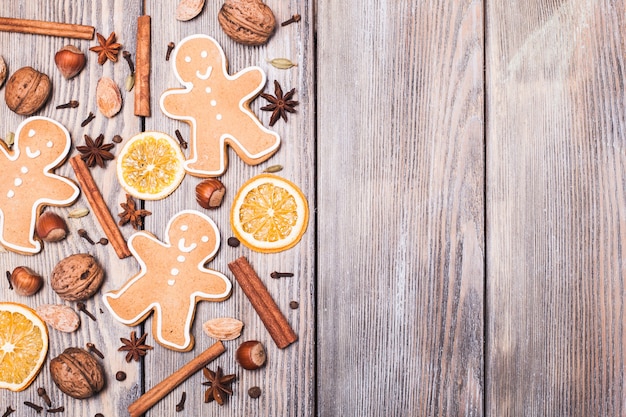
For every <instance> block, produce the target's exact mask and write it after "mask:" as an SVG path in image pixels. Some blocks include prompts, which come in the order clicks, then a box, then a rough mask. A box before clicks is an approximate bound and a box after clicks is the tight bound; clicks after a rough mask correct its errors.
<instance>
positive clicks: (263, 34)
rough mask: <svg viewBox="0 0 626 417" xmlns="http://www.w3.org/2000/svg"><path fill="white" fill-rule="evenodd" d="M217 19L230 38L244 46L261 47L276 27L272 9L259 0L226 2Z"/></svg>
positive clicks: (231, 0)
mask: <svg viewBox="0 0 626 417" xmlns="http://www.w3.org/2000/svg"><path fill="white" fill-rule="evenodd" d="M217 19H218V21H219V22H220V26H222V29H223V30H224V32H225V33H226V34H227V35H228V36H229V37H230V38H232V39H233V40H235V41H237V42H239V43H242V44H244V45H253V46H254V45H263V44H264V43H266V42H267V41H268V39H269V38H270V36H271V35H272V33H273V32H274V28H275V27H276V19H275V18H274V13H272V9H270V8H269V7H268V6H267V5H266V4H265V3H263V2H262V1H261V0H226V1H225V2H224V4H223V5H222V8H221V9H220V11H219V13H218V15H217Z"/></svg>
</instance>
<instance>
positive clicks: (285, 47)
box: [145, 0, 315, 417]
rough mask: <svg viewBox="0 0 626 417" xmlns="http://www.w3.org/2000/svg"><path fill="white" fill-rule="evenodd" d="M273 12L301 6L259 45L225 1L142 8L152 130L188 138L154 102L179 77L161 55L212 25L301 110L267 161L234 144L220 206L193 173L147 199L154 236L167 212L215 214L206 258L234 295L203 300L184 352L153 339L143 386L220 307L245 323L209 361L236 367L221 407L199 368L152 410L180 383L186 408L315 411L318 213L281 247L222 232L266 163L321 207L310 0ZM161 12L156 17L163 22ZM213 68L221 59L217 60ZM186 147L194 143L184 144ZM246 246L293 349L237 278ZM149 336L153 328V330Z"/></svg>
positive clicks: (179, 356) (170, 364)
mask: <svg viewBox="0 0 626 417" xmlns="http://www.w3.org/2000/svg"><path fill="white" fill-rule="evenodd" d="M265 3H266V4H267V5H268V6H269V7H270V8H271V9H272V11H273V12H274V15H275V16H276V20H277V21H278V22H280V21H282V20H286V19H287V18H288V17H289V16H291V15H292V14H294V13H299V14H301V15H302V20H301V21H300V22H299V23H298V24H296V25H292V26H287V27H284V28H280V27H278V28H277V29H276V31H275V33H274V35H273V36H272V37H271V38H270V41H269V42H268V43H267V44H266V45H264V46H260V47H250V46H245V45H241V44H237V43H235V42H234V41H232V40H231V39H229V38H228V37H227V36H226V34H225V33H224V32H223V31H222V29H221V27H220V26H219V23H218V20H217V13H218V11H219V9H220V7H221V5H222V4H223V2H220V1H216V2H208V1H207V2H206V3H205V6H204V9H203V11H202V12H201V13H200V15H199V16H198V17H196V18H194V19H192V20H190V21H187V22H179V21H177V20H175V18H174V12H175V10H176V6H177V4H178V2H177V1H167V2H161V1H154V0H150V1H147V2H146V9H145V13H146V14H149V15H150V16H151V17H152V22H153V30H152V55H151V56H152V68H153V71H152V73H151V92H152V117H149V118H146V130H159V131H163V132H165V133H168V134H169V135H171V136H173V137H174V132H175V130H176V129H179V130H180V131H181V133H182V135H183V137H184V138H185V139H187V140H189V134H190V133H189V132H190V130H189V127H188V125H187V124H185V123H183V122H180V121H177V120H172V119H169V118H168V117H166V116H165V115H164V114H163V112H162V111H161V110H160V109H159V107H158V99H159V97H160V95H161V94H162V93H163V92H164V91H165V90H166V89H169V88H181V85H180V83H179V82H178V81H177V80H176V78H175V75H174V71H173V68H172V62H171V61H170V62H166V61H165V54H166V51H167V45H168V43H169V42H174V43H176V44H178V43H179V42H180V41H181V40H182V39H183V38H184V37H186V36H189V35H193V34H207V35H210V36H212V37H213V38H215V39H216V40H217V41H218V43H219V44H220V45H221V46H222V47H223V49H224V52H225V55H226V58H227V59H228V62H229V71H230V73H231V74H234V73H236V72H238V71H241V70H242V69H244V68H246V67H249V66H253V65H256V66H260V67H261V68H262V69H263V70H264V71H265V72H266V74H267V79H268V83H267V86H266V88H265V89H264V91H266V92H270V93H273V86H272V85H273V81H274V80H275V79H276V80H278V81H279V82H280V83H281V85H282V86H283V87H284V89H285V91H288V90H289V89H291V88H296V96H295V99H296V100H298V101H299V102H300V105H299V106H298V107H297V108H296V110H297V112H296V113H295V114H293V115H292V114H290V115H289V121H288V123H284V122H283V121H280V122H278V123H276V125H275V126H274V127H272V128H271V129H272V130H274V131H276V132H277V133H278V134H279V135H280V136H281V138H282V144H281V148H280V149H279V151H278V152H277V153H276V154H275V155H274V156H273V157H272V158H270V159H269V160H268V161H266V162H264V163H263V164H261V165H258V166H254V167H252V166H248V165H246V164H245V163H243V161H242V160H241V159H240V158H239V157H238V156H237V155H236V154H235V153H234V152H233V151H232V150H230V151H229V165H228V169H227V171H226V173H225V174H224V175H223V176H222V177H220V180H221V181H222V182H223V183H224V185H225V186H226V195H225V197H224V200H223V203H222V206H221V207H220V208H218V209H216V210H204V209H202V208H201V207H200V206H199V205H198V204H197V202H196V201H195V187H196V185H197V184H198V183H199V182H200V179H199V178H195V177H192V176H187V177H185V179H184V180H183V183H182V184H181V186H180V187H179V188H178V189H177V190H176V191H175V192H174V193H173V194H172V195H171V196H170V197H168V198H167V199H166V200H162V201H154V202H146V209H148V210H150V211H152V213H153V214H152V216H149V217H148V218H147V219H146V225H145V228H146V230H147V231H150V232H152V233H154V234H155V235H156V236H157V237H158V238H161V239H162V238H163V235H164V227H165V225H166V224H167V222H168V220H169V219H170V218H171V217H172V216H173V215H174V214H176V213H177V212H179V211H180V210H183V209H197V210H200V211H202V212H204V213H205V214H207V215H208V216H209V217H211V218H212V219H213V220H214V221H215V223H216V224H217V226H218V229H219V230H220V234H221V238H222V244H221V248H220V250H219V252H218V253H217V255H216V257H215V258H214V260H213V261H211V262H209V263H208V264H207V267H208V268H212V269H215V270H217V271H220V272H221V273H223V274H225V275H226V276H227V277H228V278H229V279H230V281H231V282H232V283H233V293H232V295H231V297H230V298H229V299H228V300H226V301H224V302H219V303H214V302H201V303H199V304H198V307H197V311H196V316H195V322H194V325H193V327H192V334H193V335H194V336H195V347H194V349H193V350H192V351H190V352H187V353H179V352H173V351H170V350H167V349H164V348H163V347H161V346H159V345H156V346H155V350H154V352H153V353H154V354H150V355H148V357H147V358H146V373H145V376H146V379H145V381H146V382H145V385H146V386H145V388H146V389H149V388H150V387H152V386H154V385H156V384H157V383H158V382H160V381H161V380H162V379H164V378H166V377H167V376H168V375H169V374H170V373H171V372H173V371H174V370H176V369H178V368H179V367H181V366H182V365H184V364H185V363H186V362H188V361H189V360H190V359H191V358H193V357H194V356H195V355H197V354H198V353H199V352H201V351H202V350H204V349H206V348H208V347H209V346H210V345H211V344H212V343H213V342H214V340H213V339H211V338H210V337H208V336H207V335H206V334H204V332H203V331H202V328H201V325H202V323H203V322H205V321H207V320H209V319H212V318H216V317H224V316H226V317H234V318H237V319H239V320H241V321H243V322H244V323H245V327H244V330H243V333H242V336H241V337H240V338H239V339H236V340H234V341H226V342H224V345H225V347H226V352H225V353H224V354H223V355H222V356H220V358H218V359H217V360H216V361H215V362H214V363H212V364H210V365H209V368H210V369H213V370H215V368H216V367H217V366H221V367H222V368H223V369H224V372H226V373H235V374H237V380H236V381H235V383H234V384H233V390H234V395H233V396H232V397H231V398H229V400H228V402H227V404H226V405H225V406H223V407H220V406H218V405H217V404H216V403H210V404H205V403H203V398H204V390H205V389H206V387H203V386H202V385H201V383H202V382H203V381H205V378H204V377H203V376H202V373H198V374H197V375H195V376H193V377H191V378H189V380H187V381H186V382H184V383H183V384H182V385H181V386H180V387H178V388H176V389H175V390H174V391H173V392H172V393H171V394H170V395H169V396H167V397H165V399H163V400H162V401H160V402H159V403H158V404H157V405H156V406H155V407H154V408H153V409H152V410H151V411H150V412H149V413H148V416H162V415H171V414H172V413H173V412H174V410H175V406H176V403H177V402H178V401H179V400H180V398H181V395H182V392H186V393H187V406H186V409H189V410H195V411H196V412H197V413H198V414H202V415H220V416H233V417H238V416H242V415H246V416H294V417H296V416H297V417H299V416H312V415H313V414H314V401H315V396H314V392H315V385H314V383H313V382H312V381H313V380H314V371H315V368H314V353H315V352H314V349H315V347H314V346H315V345H314V340H315V339H314V337H315V309H314V288H315V274H314V244H315V222H314V221H315V219H314V218H312V219H311V221H310V223H309V228H308V231H307V232H306V233H305V235H304V238H303V240H302V241H301V242H300V243H299V244H298V245H297V246H295V247H294V248H292V249H290V250H288V251H285V252H282V253H277V254H258V253H255V252H252V251H251V250H249V249H247V248H246V247H244V246H243V245H241V246H239V247H238V248H232V247H230V246H228V245H227V244H226V239H227V238H228V237H230V236H232V231H231V228H230V220H229V214H230V207H231V204H232V202H233V199H234V197H235V195H236V193H237V190H238V189H239V187H240V186H241V185H243V183H244V182H245V181H246V180H248V179H249V178H251V177H252V176H254V175H256V174H259V173H261V172H262V171H263V170H264V169H265V168H266V167H267V166H269V165H273V164H281V165H283V166H284V169H283V170H282V171H281V172H279V173H278V175H280V176H283V177H284V178H286V179H289V180H291V181H293V182H294V183H295V184H297V185H298V186H299V187H300V188H301V189H302V190H303V192H304V194H305V195H306V196H307V198H308V201H309V204H310V206H311V210H313V209H314V207H315V137H314V132H315V106H314V103H315V101H314V100H315V87H314V66H313V60H314V50H313V2H310V1H302V0H291V1H279V0H268V1H266V2H265ZM157 22H160V23H159V24H158V29H157ZM275 57H287V58H290V59H292V60H293V61H295V62H297V63H298V66H297V67H294V68H292V69H290V70H287V71H285V70H278V69H275V68H273V67H272V66H270V65H269V64H268V63H267V62H266V59H271V58H275ZM214 70H215V69H214ZM265 104H266V102H265V100H264V99H262V98H260V97H259V98H257V99H256V100H254V101H253V102H252V105H251V108H252V111H253V112H254V113H255V114H256V115H258V117H259V119H260V120H261V122H262V123H263V124H264V125H265V126H268V123H269V116H270V113H268V112H263V111H260V107H261V106H263V105H265ZM186 152H187V155H188V150H187V151H186ZM240 256H246V257H247V258H248V260H249V261H250V263H251V264H252V266H253V267H254V269H255V270H256V272H257V273H258V274H259V276H260V277H261V278H262V280H263V281H264V283H265V285H266V286H267V288H268V291H269V292H270V294H271V295H272V297H273V298H274V300H276V302H277V304H278V306H279V308H280V309H281V311H282V312H283V314H285V316H286V317H287V320H288V321H289V322H290V324H291V326H292V327H293V328H294V330H295V331H296V334H297V335H298V341H297V342H296V343H294V344H292V345H291V346H289V347H288V348H287V349H284V350H281V349H278V348H277V347H276V345H275V344H274V342H273V341H272V339H271V337H270V336H269V334H268V333H267V331H266V330H265V327H264V325H263V323H262V322H261V320H260V319H259V317H258V315H257V314H256V312H255V311H254V308H253V307H252V305H251V304H250V302H249V301H248V299H247V298H246V296H245V295H244V293H243V291H241V289H240V288H239V287H238V284H237V282H236V281H235V278H234V277H233V276H232V274H231V273H230V271H229V269H228V263H229V262H232V261H234V260H235V259H237V258H238V257H240ZM274 270H287V271H292V272H294V273H295V276H294V277H293V278H290V279H282V280H274V279H271V278H270V277H269V274H270V273H271V272H272V271H274ZM292 300H296V301H298V302H299V303H300V307H299V308H298V309H297V310H291V309H290V308H289V302H290V301H292ZM151 320H152V319H149V320H148V321H147V322H146V323H147V324H146V330H147V331H148V332H150V333H152V330H151V326H152V322H151ZM151 338H152V336H150V339H151ZM250 339H257V340H260V341H261V342H263V344H264V345H265V347H266V349H267V354H268V362H267V365H266V366H265V367H263V368H262V369H260V370H258V371H254V372H251V371H245V370H243V369H242V368H241V367H240V366H239V365H238V364H237V363H236V361H235V351H236V349H237V347H238V346H239V344H240V343H241V342H243V341H244V340H250ZM151 353H152V352H151ZM253 386H259V387H260V388H261V389H262V391H263V394H262V396H261V397H260V398H259V399H257V400H252V399H250V397H249V396H248V394H247V391H248V389H249V388H250V387H253Z"/></svg>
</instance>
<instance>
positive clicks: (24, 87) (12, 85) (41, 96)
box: [4, 67, 52, 116]
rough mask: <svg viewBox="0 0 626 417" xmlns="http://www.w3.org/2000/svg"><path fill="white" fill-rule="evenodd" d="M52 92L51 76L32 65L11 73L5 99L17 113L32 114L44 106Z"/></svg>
mask: <svg viewBox="0 0 626 417" xmlns="http://www.w3.org/2000/svg"><path fill="white" fill-rule="evenodd" d="M51 92H52V83H51V82H50V78H49V77H48V76H47V75H46V74H44V73H43V72H39V71H37V70H36V69H34V68H32V67H23V68H20V69H18V70H17V71H15V72H14V73H13V75H11V77H10V78H9V81H7V85H6V87H5V90H4V100H5V101H6V103H7V106H8V107H9V108H10V109H11V110H13V111H14V112H15V113H17V114H20V115H22V116H30V115H31V114H33V113H35V112H36V111H37V110H39V109H40V108H42V107H43V105H44V104H46V101H48V98H49V97H50V93H51Z"/></svg>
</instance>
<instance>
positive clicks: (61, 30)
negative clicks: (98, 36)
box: [0, 17, 95, 40]
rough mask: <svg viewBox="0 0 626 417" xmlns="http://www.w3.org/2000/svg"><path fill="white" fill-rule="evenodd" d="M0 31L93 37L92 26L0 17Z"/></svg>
mask: <svg viewBox="0 0 626 417" xmlns="http://www.w3.org/2000/svg"><path fill="white" fill-rule="evenodd" d="M0 31H3V32H16V33H30V34H34V35H49V36H59V37H62V38H74V39H87V40H90V39H93V35H94V32H95V29H94V27H93V26H85V25H75V24H71V23H58V22H46V21H43V20H29V19H15V18H11V17H0Z"/></svg>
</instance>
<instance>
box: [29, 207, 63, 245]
mask: <svg viewBox="0 0 626 417" xmlns="http://www.w3.org/2000/svg"><path fill="white" fill-rule="evenodd" d="M35 233H37V236H39V239H41V240H43V241H44V242H58V241H60V240H63V239H65V236H67V224H66V223H65V220H63V218H62V217H61V216H59V215H58V214H56V213H53V212H51V211H46V212H45V213H43V214H42V215H41V216H39V218H38V219H37V224H36V225H35Z"/></svg>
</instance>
